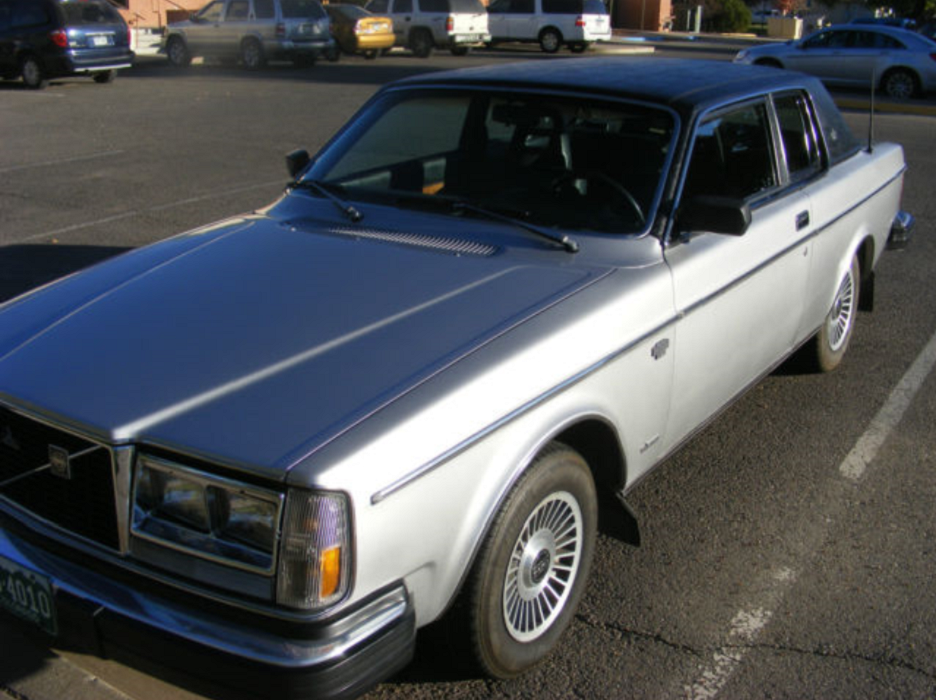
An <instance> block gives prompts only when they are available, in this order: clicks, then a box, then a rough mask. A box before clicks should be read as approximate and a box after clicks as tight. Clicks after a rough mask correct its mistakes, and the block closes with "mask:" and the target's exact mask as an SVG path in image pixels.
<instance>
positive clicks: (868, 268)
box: [855, 235, 877, 311]
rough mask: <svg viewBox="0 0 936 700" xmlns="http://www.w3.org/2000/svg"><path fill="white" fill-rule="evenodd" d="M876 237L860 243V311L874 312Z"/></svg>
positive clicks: (867, 238) (856, 252) (869, 237)
mask: <svg viewBox="0 0 936 700" xmlns="http://www.w3.org/2000/svg"><path fill="white" fill-rule="evenodd" d="M876 252H877V251H876V249H875V244H874V237H873V236H870V235H869V236H865V237H864V239H863V240H862V241H861V243H859V245H858V249H857V250H856V251H855V256H856V257H857V258H858V269H859V270H860V272H861V280H860V282H861V283H860V291H859V293H858V309H859V310H860V311H873V310H874V259H875V254H876Z"/></svg>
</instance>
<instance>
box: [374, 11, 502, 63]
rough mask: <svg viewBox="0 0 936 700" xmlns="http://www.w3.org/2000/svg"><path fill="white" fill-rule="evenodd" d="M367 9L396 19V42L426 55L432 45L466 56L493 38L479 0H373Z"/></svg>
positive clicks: (420, 55)
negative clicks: (473, 47) (475, 47)
mask: <svg viewBox="0 0 936 700" xmlns="http://www.w3.org/2000/svg"><path fill="white" fill-rule="evenodd" d="M367 10H368V11H369V12H372V13H374V14H375V15H388V16H389V17H390V18H391V19H392V20H393V33H394V34H395V35H396V46H403V47H405V48H408V49H411V50H412V52H413V53H414V54H416V55H417V56H419V57H420V58H426V57H427V56H429V54H431V53H432V49H433V48H438V49H448V50H449V51H451V52H452V54H453V55H455V56H464V55H465V54H466V53H468V51H469V50H470V48H471V47H472V46H480V45H482V44H486V43H488V42H489V41H490V40H491V34H490V32H489V31H488V15H487V10H486V9H485V7H484V5H482V4H481V1H480V0H370V2H369V3H367Z"/></svg>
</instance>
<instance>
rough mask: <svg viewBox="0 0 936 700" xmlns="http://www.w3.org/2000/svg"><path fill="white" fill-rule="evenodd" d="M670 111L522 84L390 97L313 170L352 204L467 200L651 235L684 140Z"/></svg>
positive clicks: (548, 221) (534, 217)
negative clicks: (525, 89)
mask: <svg viewBox="0 0 936 700" xmlns="http://www.w3.org/2000/svg"><path fill="white" fill-rule="evenodd" d="M673 129H674V125H673V117H672V116H671V115H670V114H669V113H668V112H665V111H663V110H657V109H653V108H648V107H646V106H642V105H634V104H628V103H620V102H610V101H608V102H606V101H598V100H589V99H586V98H582V97H578V98H576V99H564V98H559V97H553V96H544V95H523V94H518V93H516V92H511V93H497V92H492V91H485V92H461V91H458V92H454V91H431V90H424V91H418V92H417V91H410V92H397V93H390V94H388V95H387V96H386V97H385V98H384V99H382V100H381V101H379V102H378V103H376V104H375V105H374V106H373V108H372V109H370V110H368V112H366V113H365V114H364V115H363V116H362V117H361V118H360V119H358V120H357V121H356V122H355V123H354V124H353V125H352V126H351V128H350V129H349V130H348V131H347V132H345V133H344V134H343V135H342V136H341V138H339V139H338V140H337V141H336V142H335V143H334V144H332V146H331V147H330V148H329V149H328V150H327V151H326V152H325V153H324V154H322V156H321V157H320V158H319V159H318V160H317V161H316V164H315V165H314V167H313V168H312V170H311V171H310V173H309V175H308V177H310V178H314V179H315V180H317V181H319V182H321V183H323V184H327V185H331V186H335V187H337V188H339V190H338V191H340V192H341V193H342V195H343V196H345V197H347V198H349V199H352V200H371V201H384V202H390V203H392V204H394V205H396V206H411V207H413V206H420V204H425V205H427V206H439V205H440V204H444V203H446V202H465V203H470V204H472V205H474V206H476V207H484V208H486V209H489V210H491V211H497V212H500V213H503V214H507V215H510V216H514V217H517V218H520V219H523V220H524V221H526V222H529V223H531V224H535V225H537V226H541V227H548V228H561V229H572V230H585V231H597V232H602V233H627V234H630V233H639V232H641V231H643V230H644V229H645V227H646V225H647V224H648V222H649V221H651V220H652V216H653V211H654V208H655V206H656V201H657V198H658V195H659V191H660V183H661V180H662V177H663V175H664V172H665V170H666V167H667V164H668V156H669V153H670V151H671V146H672V139H673Z"/></svg>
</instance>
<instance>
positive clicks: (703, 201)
mask: <svg viewBox="0 0 936 700" xmlns="http://www.w3.org/2000/svg"><path fill="white" fill-rule="evenodd" d="M676 223H677V224H678V226H679V229H680V230H681V231H711V232H712V233H721V234H724V235H726V236H743V235H744V234H745V232H746V231H747V230H748V226H750V225H751V207H749V206H748V204H747V202H745V201H743V200H740V199H735V198H733V197H718V196H715V195H699V196H697V197H693V198H691V199H690V200H689V201H688V202H686V204H684V205H683V207H682V209H681V210H680V212H679V218H678V219H677V222H676Z"/></svg>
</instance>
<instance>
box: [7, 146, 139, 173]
mask: <svg viewBox="0 0 936 700" xmlns="http://www.w3.org/2000/svg"><path fill="white" fill-rule="evenodd" d="M123 153H126V151H102V152H101V153H90V154H88V155H84V156H74V157H73V158H60V159H59V160H44V161H40V162H38V163H26V164H24V165H11V166H8V167H6V168H0V173H14V172H17V171H18V170H30V169H31V168H48V167H51V166H53V165H65V164H67V163H80V162H81V161H83V160H96V159H97V158H110V157H112V156H119V155H121V154H123Z"/></svg>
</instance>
